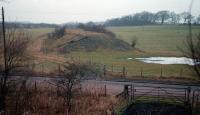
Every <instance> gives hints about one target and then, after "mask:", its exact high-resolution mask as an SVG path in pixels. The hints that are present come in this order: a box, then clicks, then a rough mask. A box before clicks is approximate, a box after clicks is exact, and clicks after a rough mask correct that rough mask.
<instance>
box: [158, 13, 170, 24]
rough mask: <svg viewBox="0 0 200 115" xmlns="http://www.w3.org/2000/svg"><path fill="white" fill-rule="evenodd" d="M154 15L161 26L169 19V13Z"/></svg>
mask: <svg viewBox="0 0 200 115" xmlns="http://www.w3.org/2000/svg"><path fill="white" fill-rule="evenodd" d="M156 15H157V16H158V18H159V20H160V21H161V24H164V22H165V21H166V20H167V19H169V18H170V15H169V11H159V12H157V13H156Z"/></svg>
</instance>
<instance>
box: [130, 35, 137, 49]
mask: <svg viewBox="0 0 200 115" xmlns="http://www.w3.org/2000/svg"><path fill="white" fill-rule="evenodd" d="M136 45H137V37H136V36H134V37H133V38H132V41H131V46H132V47H133V48H135V46H136Z"/></svg>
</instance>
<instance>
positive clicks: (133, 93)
mask: <svg viewBox="0 0 200 115" xmlns="http://www.w3.org/2000/svg"><path fill="white" fill-rule="evenodd" d="M132 87H133V92H132V95H133V97H132V98H133V101H134V99H135V87H134V85H132Z"/></svg>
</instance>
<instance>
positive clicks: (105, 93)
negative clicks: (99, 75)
mask: <svg viewBox="0 0 200 115" xmlns="http://www.w3.org/2000/svg"><path fill="white" fill-rule="evenodd" d="M104 96H105V97H106V96H107V89H106V85H104Z"/></svg>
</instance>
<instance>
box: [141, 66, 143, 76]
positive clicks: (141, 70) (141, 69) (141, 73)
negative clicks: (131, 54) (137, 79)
mask: <svg viewBox="0 0 200 115" xmlns="http://www.w3.org/2000/svg"><path fill="white" fill-rule="evenodd" d="M141 77H143V68H142V67H141Z"/></svg>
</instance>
